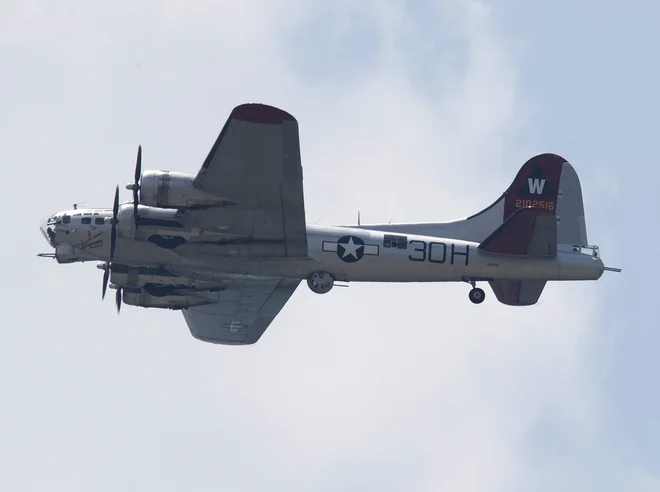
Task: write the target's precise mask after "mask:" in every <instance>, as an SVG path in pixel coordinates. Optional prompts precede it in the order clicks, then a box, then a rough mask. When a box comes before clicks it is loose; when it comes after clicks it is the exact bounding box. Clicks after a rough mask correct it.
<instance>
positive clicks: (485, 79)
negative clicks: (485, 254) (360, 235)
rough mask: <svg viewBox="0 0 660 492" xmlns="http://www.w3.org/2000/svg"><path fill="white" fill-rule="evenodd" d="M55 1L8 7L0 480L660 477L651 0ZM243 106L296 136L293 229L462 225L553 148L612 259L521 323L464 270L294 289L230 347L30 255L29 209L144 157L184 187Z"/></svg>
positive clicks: (96, 202)
mask: <svg viewBox="0 0 660 492" xmlns="http://www.w3.org/2000/svg"><path fill="white" fill-rule="evenodd" d="M62 5H63V4H62V3H61V2H56V1H37V0H30V1H27V0H21V1H18V0H4V1H3V2H1V3H0V73H1V74H2V77H0V108H1V113H0V114H1V117H0V159H1V161H2V163H3V172H4V176H5V190H4V204H5V214H4V215H5V223H6V225H7V226H8V227H6V228H5V233H4V235H3V241H2V242H0V253H1V255H2V258H5V267H4V271H5V273H6V275H5V278H6V281H5V282H4V283H3V284H2V286H1V287H0V294H1V295H0V299H2V301H1V303H2V308H3V309H2V311H1V313H0V326H1V328H2V334H3V343H2V344H0V388H1V389H2V404H1V405H0V477H2V483H3V484H5V485H6V486H7V487H8V489H11V490H13V491H33V490H53V491H60V490H61V491H64V490H66V491H67V492H71V491H88V490H98V491H106V490H107V491H111V490H112V491H114V490H118V489H121V490H145V489H149V490H161V491H170V490H172V491H173V490H182V489H183V488H185V489H187V490H195V491H207V490H208V491H210V490H213V491H216V490H231V491H256V490H274V491H277V490H286V491H292V490H293V491H331V490H332V491H335V490H347V491H353V490H356V491H357V490H360V491H363V490H378V491H390V490H392V491H394V490H396V491H399V490H414V491H437V490H453V491H457V492H468V491H495V492H498V491H511V490H535V491H540V492H544V491H556V490H598V491H599V492H609V491H624V490H625V491H634V492H638V491H639V492H646V491H649V492H650V491H657V490H660V458H659V457H660V417H658V415H660V397H659V396H658V393H657V387H656V384H655V381H656V376H657V374H658V372H659V371H660V359H659V358H658V357H656V353H657V348H658V346H659V345H660V334H659V333H658V328H659V325H658V321H657V318H656V316H655V315H656V310H655V309H654V301H653V299H654V294H653V293H654V287H655V286H654V283H653V280H654V279H655V277H656V276H657V272H658V266H657V263H656V262H655V261H654V260H653V249H652V248H653V245H655V244H657V242H658V239H660V237H659V236H658V232H657V228H656V227H655V224H656V223H657V213H658V211H659V207H658V202H657V199H656V198H655V191H654V188H655V185H656V183H657V182H658V180H659V179H660V173H659V172H658V167H657V163H656V160H657V150H656V147H655V144H654V138H655V137H656V133H657V128H658V116H657V115H658V114H660V96H659V95H658V91H657V88H658V87H659V86H660V65H659V64H658V63H657V48H656V47H657V46H658V45H660V31H658V29H657V22H658V19H660V4H658V3H657V2H653V1H651V0H648V1H641V0H639V1H635V0H631V1H627V2H614V1H613V2H596V1H594V0H585V1H582V2H574V1H568V0H553V1H540V2H526V1H523V0H502V1H492V2H487V1H461V0H454V1H452V0H445V1H424V0H419V1H417V2H412V1H411V2H395V1H391V0H379V1H376V0H337V1H334V2H331V1H327V0H324V1H321V0H308V1H304V0H280V1H278V2H268V1H266V0H243V1H241V2H226V1H216V2H211V1H208V0H189V1H187V2H185V3H184V2H175V1H153V0H133V1H130V2H128V1H117V2H110V3H107V2H104V3H101V2H83V1H81V0H72V1H71V2H68V3H67V6H66V7H63V6H62ZM248 101H257V102H264V103H268V104H273V105H276V106H279V107H281V108H283V109H286V110H287V111H289V112H291V113H292V114H293V115H294V116H296V118H297V119H298V121H299V125H300V137H301V154H302V159H303V167H304V172H305V174H304V177H305V181H304V186H305V203H306V213H307V220H308V222H312V223H314V222H318V223H321V224H346V223H355V220H356V216H357V211H358V210H360V211H361V216H362V222H363V223H368V222H374V223H376V222H383V221H389V220H393V221H396V222H405V221H410V222H416V221H439V220H451V219H455V218H459V217H463V216H467V215H469V214H471V213H474V212H476V211H478V210H480V209H482V208H483V207H485V206H487V205H489V204H490V203H491V202H492V201H493V200H494V199H495V198H496V197H497V196H499V194H500V193H501V192H502V191H503V190H504V189H506V188H507V187H508V185H509V183H510V182H511V180H512V179H513V177H514V176H515V173H516V172H517V171H518V169H519V168H520V166H521V165H522V164H523V163H524V162H525V161H526V160H527V159H528V158H529V157H531V156H532V155H535V154H538V153H541V152H556V153H559V154H560V155H562V156H564V157H565V158H566V159H568V160H569V161H570V162H571V163H572V164H573V165H574V167H575V168H576V170H577V172H578V173H579V175H580V178H581V182H582V189H583V194H584V199H585V209H586V215H587V230H588V235H589V240H590V242H591V243H594V244H598V245H600V247H601V254H602V256H603V258H604V261H605V263H606V264H607V265H610V266H616V267H621V268H623V273H621V274H618V275H617V274H606V275H604V276H603V277H602V278H601V279H600V280H599V281H597V282H584V283H551V284H549V285H548V286H547V287H546V289H545V291H544V294H543V296H542V298H541V300H540V302H539V303H538V304H537V305H536V306H534V307H530V308H520V309H517V308H510V307H507V306H503V305H501V304H499V303H497V301H496V299H495V297H494V295H493V294H492V292H491V291H490V289H489V288H487V298H486V302H484V303H483V304H481V305H479V306H474V305H472V304H471V303H470V302H469V300H468V298H467V293H468V290H469V287H468V286H467V285H462V284H461V285H457V284H409V285H396V284H351V286H350V288H348V289H335V290H333V291H332V292H331V293H329V294H327V295H323V296H319V295H316V294H313V293H312V292H311V291H309V289H307V287H306V286H305V285H304V284H303V285H301V287H300V288H299V289H298V290H297V291H296V293H295V294H294V296H293V297H292V298H291V300H290V301H289V303H288V304H287V305H286V307H285V308H284V310H283V311H282V312H281V314H280V315H279V316H278V318H277V319H276V321H275V322H274V323H273V324H272V325H271V326H270V328H269V329H268V330H267V332H266V333H265V335H264V336H263V337H262V339H261V340H260V341H259V343H258V344H256V345H254V346H250V347H227V346H217V345H212V344H206V343H203V342H200V341H198V340H196V339H194V338H193V337H192V336H191V335H190V333H189V331H188V328H187V327H186V325H185V322H184V320H183V318H182V317H181V316H180V314H179V313H176V312H170V311H161V310H157V309H142V308H134V307H129V306H125V307H124V309H122V312H121V315H120V316H117V315H116V314H115V311H114V306H113V300H112V299H106V301H105V302H102V301H101V286H102V285H101V284H102V272H101V271H99V270H97V269H96V268H94V266H93V265H92V264H84V265H83V264H75V265H58V264H57V263H56V262H54V261H51V260H46V259H43V258H37V257H36V254H37V253H39V252H45V251H48V250H49V247H48V245H47V244H46V242H45V241H44V239H43V237H42V236H41V234H40V232H39V230H38V223H39V220H40V219H41V218H43V217H46V216H48V215H50V214H52V213H54V212H57V211H60V210H65V209H68V208H70V207H71V205H72V204H73V203H74V202H86V203H85V206H90V207H107V206H109V205H110V204H111V201H112V199H113V193H114V187H115V185H116V184H120V188H123V185H124V184H125V183H128V182H130V181H131V180H132V175H133V170H134V162H135V153H136V150H137V146H138V144H142V146H143V168H145V169H169V170H177V171H181V172H187V173H190V174H195V173H196V172H197V170H198V169H199V166H200V165H201V163H202V161H203V159H204V158H205V157H206V154H207V153H208V151H209V149H210V147H211V145H212V144H213V142H214V140H215V138H216V137H217V134H218V133H219V131H220V129H221V128H222V125H223V124H224V122H225V120H226V118H227V116H228V114H229V112H230V111H231V109H232V108H233V107H234V106H236V105H238V104H241V103H243V102H248ZM122 198H123V199H126V200H127V199H129V192H127V191H126V190H123V194H122ZM640 244H642V245H650V246H651V247H648V246H646V247H643V246H640ZM642 273H644V274H645V275H646V277H644V276H642ZM647 281H650V282H649V283H646V282H647ZM638 292H639V294H640V295H637V294H638ZM110 297H112V296H110Z"/></svg>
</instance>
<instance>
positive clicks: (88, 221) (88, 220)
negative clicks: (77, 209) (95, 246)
mask: <svg viewBox="0 0 660 492" xmlns="http://www.w3.org/2000/svg"><path fill="white" fill-rule="evenodd" d="M80 222H81V223H82V224H91V223H92V218H91V217H83V218H82V219H80Z"/></svg>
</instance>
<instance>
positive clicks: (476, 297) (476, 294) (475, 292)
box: [469, 287, 486, 304]
mask: <svg viewBox="0 0 660 492" xmlns="http://www.w3.org/2000/svg"><path fill="white" fill-rule="evenodd" d="M469 297H470V300H471V301H472V302H473V303H474V304H481V303H482V302H484V299H486V293H485V292H484V291H483V289H480V288H479V287H475V288H473V289H472V290H471V291H470V294H469Z"/></svg>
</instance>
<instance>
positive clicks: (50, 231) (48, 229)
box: [39, 219, 56, 248]
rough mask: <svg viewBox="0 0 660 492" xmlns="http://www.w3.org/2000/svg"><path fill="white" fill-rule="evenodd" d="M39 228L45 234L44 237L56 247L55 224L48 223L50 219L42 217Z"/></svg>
mask: <svg viewBox="0 0 660 492" xmlns="http://www.w3.org/2000/svg"><path fill="white" fill-rule="evenodd" d="M39 229H40V230H41V233H42V234H43V236H44V238H45V239H46V241H47V242H48V244H50V245H51V246H52V247H53V248H54V247H55V245H56V243H55V226H54V225H48V219H42V220H40V221H39Z"/></svg>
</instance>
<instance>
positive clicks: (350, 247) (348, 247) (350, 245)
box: [339, 238, 363, 259]
mask: <svg viewBox="0 0 660 492" xmlns="http://www.w3.org/2000/svg"><path fill="white" fill-rule="evenodd" d="M339 244H341V245H342V247H343V248H344V254H343V255H341V257H342V258H346V257H347V256H349V255H350V256H352V257H353V258H355V259H357V257H358V256H357V250H358V249H360V248H362V247H363V245H362V244H355V243H354V242H353V238H349V240H348V242H347V243H346V244H343V243H339Z"/></svg>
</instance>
